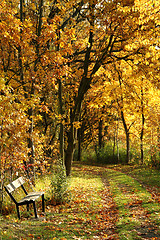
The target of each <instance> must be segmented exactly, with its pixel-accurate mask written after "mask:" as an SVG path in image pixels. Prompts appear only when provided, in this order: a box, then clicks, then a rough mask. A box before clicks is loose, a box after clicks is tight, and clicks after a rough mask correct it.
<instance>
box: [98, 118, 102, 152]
mask: <svg viewBox="0 0 160 240" xmlns="http://www.w3.org/2000/svg"><path fill="white" fill-rule="evenodd" d="M102 125H103V120H102V119H100V120H99V126H98V130H99V134H98V146H99V149H101V148H102V145H103V142H102V139H103V135H102Z"/></svg>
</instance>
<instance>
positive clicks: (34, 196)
mask: <svg viewBox="0 0 160 240" xmlns="http://www.w3.org/2000/svg"><path fill="white" fill-rule="evenodd" d="M43 194H44V192H31V193H29V194H28V195H27V196H25V197H24V198H22V199H21V200H20V201H19V202H18V203H23V202H28V201H35V200H36V199H37V198H39V197H40V196H42V195H43Z"/></svg>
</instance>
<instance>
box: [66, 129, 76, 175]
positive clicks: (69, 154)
mask: <svg viewBox="0 0 160 240" xmlns="http://www.w3.org/2000/svg"><path fill="white" fill-rule="evenodd" d="M75 138H76V137H75V133H74V127H73V124H71V126H70V129H69V132H68V133H67V144H68V146H67V149H66V151H65V168H66V176H69V175H70V174H71V166H72V161H73V154H74V150H75Z"/></svg>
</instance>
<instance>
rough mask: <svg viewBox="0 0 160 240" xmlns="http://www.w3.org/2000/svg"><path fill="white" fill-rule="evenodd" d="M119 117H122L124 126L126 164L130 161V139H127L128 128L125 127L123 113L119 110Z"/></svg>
mask: <svg viewBox="0 0 160 240" xmlns="http://www.w3.org/2000/svg"><path fill="white" fill-rule="evenodd" d="M121 118H122V122H123V126H124V130H125V134H126V163H127V164H128V163H129V161H130V139H129V129H128V127H127V124H126V121H125V118H124V113H123V111H122V110H121Z"/></svg>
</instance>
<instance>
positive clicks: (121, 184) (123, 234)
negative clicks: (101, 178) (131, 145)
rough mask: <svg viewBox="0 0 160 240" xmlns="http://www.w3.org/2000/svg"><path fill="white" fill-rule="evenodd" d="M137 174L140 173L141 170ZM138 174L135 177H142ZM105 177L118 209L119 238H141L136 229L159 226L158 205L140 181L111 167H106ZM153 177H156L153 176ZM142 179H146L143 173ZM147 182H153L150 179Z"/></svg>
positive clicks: (159, 207) (159, 211)
mask: <svg viewBox="0 0 160 240" xmlns="http://www.w3.org/2000/svg"><path fill="white" fill-rule="evenodd" d="M132 174H133V172H132ZM139 174H141V175H142V172H139ZM139 174H137V178H138V179H139V177H140V178H141V179H142V176H139ZM105 177H106V178H108V179H109V183H110V186H111V191H112V193H113V198H114V201H115V202H116V205H117V207H118V209H119V220H118V222H117V227H118V232H119V236H120V239H122V240H123V239H142V238H141V237H140V236H139V235H138V229H139V228H140V229H141V226H142V225H144V228H146V229H147V227H148V225H155V226H156V225H157V226H159V220H158V219H159V217H160V206H159V204H158V203H155V201H154V199H153V198H152V194H151V193H150V192H148V191H147V190H146V189H145V188H144V187H143V185H141V183H139V182H138V181H137V180H135V179H133V178H132V177H131V176H129V175H126V174H125V173H122V172H119V171H117V170H113V169H107V170H106V172H105ZM153 178H156V177H155V176H153ZM143 181H146V175H145V174H144V178H143ZM148 182H149V183H150V184H151V183H152V184H153V181H151V180H150V181H147V183H148ZM136 229H137V231H136ZM146 232H147V231H146ZM146 234H147V233H146ZM154 236H155V235H153V237H154Z"/></svg>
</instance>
